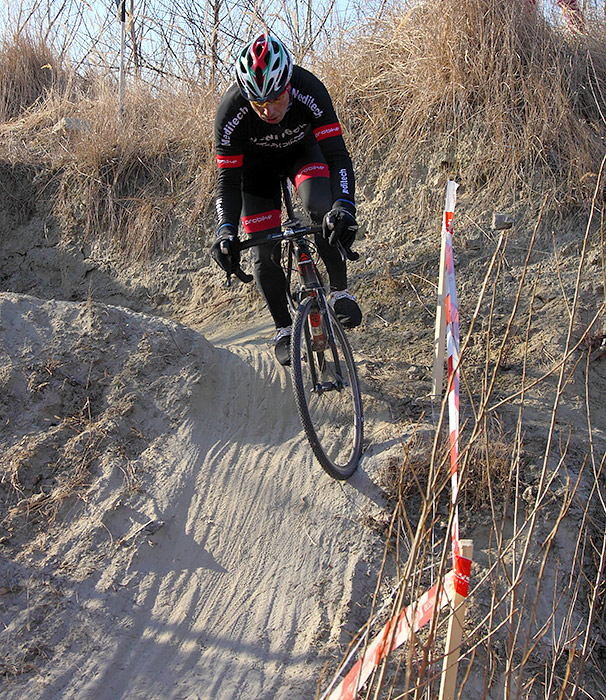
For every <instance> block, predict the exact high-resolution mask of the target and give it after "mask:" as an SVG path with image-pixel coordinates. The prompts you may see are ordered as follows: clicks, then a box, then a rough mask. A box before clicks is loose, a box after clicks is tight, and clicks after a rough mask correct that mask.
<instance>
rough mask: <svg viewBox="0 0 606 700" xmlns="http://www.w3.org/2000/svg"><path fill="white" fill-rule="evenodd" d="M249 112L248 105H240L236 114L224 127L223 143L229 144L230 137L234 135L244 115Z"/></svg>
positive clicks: (223, 144) (224, 144)
mask: <svg viewBox="0 0 606 700" xmlns="http://www.w3.org/2000/svg"><path fill="white" fill-rule="evenodd" d="M247 112H248V107H240V109H239V110H238V111H237V113H236V116H235V117H234V118H233V119H230V120H229V121H228V122H227V124H226V125H225V126H224V127H223V132H222V135H221V145H222V146H229V137H230V136H231V135H232V132H233V130H234V129H235V128H236V127H237V126H238V124H239V123H240V121H241V120H242V117H243V116H244V115H245V114H246V113H247Z"/></svg>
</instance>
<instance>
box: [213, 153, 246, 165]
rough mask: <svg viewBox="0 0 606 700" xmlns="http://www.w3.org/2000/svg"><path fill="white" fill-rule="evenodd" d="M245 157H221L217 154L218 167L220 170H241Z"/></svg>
mask: <svg viewBox="0 0 606 700" xmlns="http://www.w3.org/2000/svg"><path fill="white" fill-rule="evenodd" d="M243 160H244V156H243V154H242V153H239V154H238V155H237V156H220V155H218V154H217V165H218V166H219V167H220V168H241V167H242V161H243Z"/></svg>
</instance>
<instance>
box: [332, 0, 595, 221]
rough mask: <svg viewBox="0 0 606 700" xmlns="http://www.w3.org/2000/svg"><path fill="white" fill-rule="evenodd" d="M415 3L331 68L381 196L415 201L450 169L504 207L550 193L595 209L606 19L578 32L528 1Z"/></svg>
mask: <svg viewBox="0 0 606 700" xmlns="http://www.w3.org/2000/svg"><path fill="white" fill-rule="evenodd" d="M409 8H410V9H409V10H408V11H398V12H397V13H395V14H394V15H393V16H392V17H390V18H389V20H388V21H384V22H381V23H377V24H376V25H375V26H374V27H372V28H371V29H370V30H369V29H368V28H365V29H364V30H363V34H361V35H360V36H358V37H355V38H354V39H353V40H352V41H350V42H348V43H347V44H346V45H345V47H344V48H343V54H342V56H339V57H338V58H337V60H334V59H335V57H334V56H331V57H330V60H331V64H330V65H328V64H326V65H323V69H324V71H325V72H326V73H327V74H328V75H329V76H330V78H331V79H330V83H331V87H332V91H333V92H334V93H335V94H336V95H337V96H338V101H339V104H340V111H341V113H342V115H343V116H344V118H345V121H346V123H347V125H348V128H349V131H350V133H351V135H352V138H351V142H352V143H354V144H355V148H356V155H357V158H356V162H357V164H358V166H359V168H360V169H361V170H362V171H363V172H364V173H365V175H366V176H367V177H369V178H370V179H371V181H372V182H373V184H374V187H375V195H376V194H377V193H378V192H377V190H378V191H384V192H385V195H386V197H385V198H386V199H387V200H388V198H389V195H390V193H393V192H394V191H396V190H397V189H398V188H399V187H400V186H404V187H405V188H406V187H408V188H409V191H410V190H411V188H412V187H416V188H417V189H416V192H415V197H414V199H413V202H412V203H413V205H414V202H415V201H421V200H422V199H423V197H422V194H421V192H420V187H419V186H420V185H421V186H423V185H427V184H431V182H432V178H434V177H435V176H436V175H439V174H440V172H442V171H446V172H447V173H448V174H450V175H451V176H454V175H456V178H457V181H458V182H462V183H463V184H465V185H466V186H467V188H468V190H470V191H474V192H482V194H483V196H484V198H489V199H492V200H493V202H494V205H495V206H496V205H497V204H498V203H499V202H503V201H505V202H507V203H509V204H511V203H513V202H516V201H519V200H520V199H524V200H526V201H536V199H537V197H538V196H540V193H542V192H545V191H548V190H553V191H555V192H556V193H557V195H556V198H555V200H554V205H556V206H557V207H559V208H560V210H562V208H565V207H570V206H572V207H574V206H587V205H588V204H589V202H590V201H591V196H592V194H593V186H594V184H595V178H596V173H597V171H598V168H599V159H600V157H601V156H600V154H601V153H602V150H603V149H602V145H601V144H602V143H603V139H604V136H605V134H606V127H605V124H604V121H603V119H602V114H604V112H605V109H604V106H605V105H606V95H605V94H604V93H603V85H604V81H605V80H606V46H605V44H604V30H603V26H602V25H599V24H594V25H593V26H592V27H591V29H590V31H591V35H590V36H585V37H583V38H576V39H572V38H571V37H569V36H567V35H566V34H565V33H563V32H561V31H559V30H557V29H555V28H554V27H553V26H551V25H550V24H548V23H547V22H546V21H545V19H544V18H543V17H542V16H540V15H537V14H536V13H535V12H533V11H532V10H531V9H530V8H531V4H530V3H528V2H526V1H520V2H517V1H516V2H512V3H494V2H488V1H487V0H470V1H469V2H465V3H457V2H450V1H449V2H446V3H438V2H424V3H421V4H416V5H415V4H411V5H410V6H409ZM342 65H346V66H347V70H346V75H347V80H346V81H344V80H343V79H342V74H341V73H339V74H335V73H334V67H335V66H339V69H340V67H341V66H342ZM602 192H603V190H602ZM415 214H416V215H422V214H423V211H422V210H421V211H417V212H415Z"/></svg>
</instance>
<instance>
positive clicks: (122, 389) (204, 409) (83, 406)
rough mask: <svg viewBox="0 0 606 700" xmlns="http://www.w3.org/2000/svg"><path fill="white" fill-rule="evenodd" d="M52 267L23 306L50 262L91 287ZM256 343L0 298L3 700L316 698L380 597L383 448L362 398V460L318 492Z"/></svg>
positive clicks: (382, 428)
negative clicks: (7, 524)
mask: <svg viewBox="0 0 606 700" xmlns="http://www.w3.org/2000/svg"><path fill="white" fill-rule="evenodd" d="M46 252H47V255H46V256H44V255H43V253H44V251H43V250H40V249H38V251H37V255H38V258H39V259H41V260H44V261H45V263H44V265H43V266H40V265H39V266H38V268H37V270H36V271H35V274H36V275H37V276H38V277H39V280H40V284H39V286H38V289H40V288H41V287H42V288H44V289H45V291H47V292H51V293H52V286H53V279H52V272H53V266H54V265H58V266H59V268H60V269H61V270H62V272H63V274H62V276H56V277H55V279H61V280H62V285H63V287H62V289H63V291H64V290H65V288H66V285H67V286H69V285H70V284H71V285H77V284H83V283H84V277H85V276H86V270H87V269H88V268H90V267H91V265H90V264H83V263H81V259H82V256H81V255H76V257H75V261H74V257H73V256H72V255H71V252H73V251H71V252H70V251H67V252H66V251H62V255H63V254H64V256H65V257H64V258H63V259H62V260H60V261H55V262H54V263H53V262H52V260H51V257H52V256H59V252H58V250H57V248H56V247H55V246H54V244H53V246H52V254H51V251H50V247H49V250H48V251H46ZM66 261H68V262H67V263H66ZM89 263H90V261H89ZM81 265H82V266H81ZM45 266H46V267H45ZM42 269H46V270H47V272H48V275H47V274H42V273H41V270H42ZM54 271H55V272H57V270H56V269H55V270H54ZM74 271H75V273H74ZM45 285H47V287H45ZM58 293H60V292H58ZM103 293H104V292H103V287H102V285H101V284H100V283H99V284H98V286H97V287H96V289H95V293H94V294H93V296H95V297H97V298H98V297H99V296H101V295H102V294H103ZM122 293H123V292H122ZM112 295H115V290H113V291H112V293H111V294H110V293H108V296H110V298H111V297H112ZM270 336H271V329H270V327H269V325H267V317H266V315H263V318H262V319H261V321H260V322H259V324H257V325H255V324H252V325H251V324H250V323H242V324H240V325H235V324H234V323H233V322H232V323H222V324H221V323H217V322H215V323H214V324H207V327H205V328H198V329H194V328H191V327H188V326H185V325H182V324H179V323H175V322H173V321H168V320H163V319H161V318H158V317H155V316H153V315H150V314H144V313H138V312H135V311H132V310H129V309H127V308H125V307H122V306H115V305H108V304H105V303H102V302H100V301H96V300H95V301H92V299H89V300H88V301H80V302H71V301H57V300H53V299H47V300H44V299H41V298H39V297H36V296H31V295H27V294H23V293H13V292H6V293H3V294H1V295H0V352H1V355H2V363H1V374H0V378H1V382H2V387H3V393H2V399H1V400H2V404H3V406H2V408H3V425H2V438H3V445H4V449H5V450H6V452H5V458H7V459H8V462H7V466H8V470H7V471H6V472H5V473H4V476H3V482H5V481H6V480H8V479H11V480H12V484H13V485H16V486H17V488H18V489H20V490H21V492H22V496H23V497H22V499H21V500H19V501H18V502H17V503H15V504H14V505H13V506H12V509H11V515H12V516H13V517H12V519H11V523H12V525H11V528H10V530H8V529H6V528H5V529H4V530H3V532H2V533H0V534H2V549H1V550H0V552H1V555H2V563H1V576H2V579H1V581H0V584H1V585H2V589H1V590H0V593H1V594H2V595H1V596H0V602H1V608H0V620H1V622H2V630H1V631H0V636H1V639H2V642H1V644H2V648H3V655H5V656H4V662H3V663H4V669H3V670H4V671H5V673H6V674H7V675H6V676H5V677H4V679H3V680H2V681H1V682H2V697H3V698H6V699H7V700H12V699H15V700H16V699H17V698H24V697H28V698H40V699H42V698H44V699H48V700H50V699H51V698H52V699H58V698H78V699H80V700H84V699H85V698H91V699H92V698H95V699H96V700H100V699H103V698H107V699H108V700H109V699H110V698H111V699H114V698H146V699H148V700H151V699H156V698H157V699H158V700H159V699H160V698H162V699H167V698H175V699H176V698H188V699H195V698H200V699H202V698H205V699H206V698H217V699H218V698H225V699H226V700H227V699H230V700H232V699H234V698H247V699H250V698H256V699H258V700H261V699H263V698H266V699H267V700H270V699H272V700H274V699H277V698H309V697H313V696H314V695H315V691H316V686H317V679H318V677H319V675H320V673H321V671H322V668H323V666H324V664H325V663H326V662H327V661H329V660H331V656H330V655H331V654H332V656H333V657H335V655H336V654H338V653H340V650H342V648H343V644H347V643H348V641H349V639H350V636H351V632H353V631H355V629H354V628H355V626H356V624H361V623H362V621H363V616H362V615H361V614H359V613H356V611H355V610H354V609H353V608H354V606H355V605H356V604H357V603H359V602H360V601H363V600H366V599H367V598H368V596H369V595H370V594H372V592H373V590H374V586H375V585H376V575H375V574H376V565H377V561H378V557H379V556H380V554H381V550H382V543H381V541H380V538H379V536H378V535H377V534H375V533H374V532H373V531H372V530H371V529H369V527H368V526H367V525H365V521H366V519H367V518H368V516H369V515H370V514H372V513H375V512H377V511H379V510H381V508H382V506H383V505H384V504H383V500H382V494H381V492H380V489H378V488H377V487H376V486H375V485H374V483H373V480H372V473H373V471H374V470H376V469H377V468H378V465H379V464H380V463H381V460H382V459H384V458H385V455H386V454H388V453H389V451H390V450H391V449H393V445H394V442H396V443H397V440H394V436H393V430H391V428H390V426H389V424H388V422H387V421H386V420H385V416H386V413H385V411H384V408H382V407H381V405H380V402H374V403H373V402H371V401H367V402H366V412H367V427H366V433H367V449H366V453H365V457H364V459H363V460H362V464H361V466H360V468H359V470H358V472H357V473H356V474H355V476H354V477H353V478H351V479H350V480H349V481H348V482H346V483H340V482H336V481H334V480H332V479H331V478H330V477H329V476H328V475H326V474H325V473H324V472H323V471H322V469H321V468H320V467H319V465H318V464H317V463H316V462H314V459H313V456H312V454H311V451H310V449H309V447H308V444H307V442H306V440H305V437H304V435H303V433H302V430H301V426H300V422H299V419H298V416H297V413H296V408H295V406H294V400H293V397H292V389H291V379H290V375H289V373H288V372H287V371H285V370H284V369H283V368H281V367H279V366H278V365H277V363H276V362H275V360H274V358H273V352H272V349H271V347H270V345H269V343H268V338H269V337H270ZM74 474H75V475H76V477H75V478H74ZM78 475H79V476H78ZM6 488H8V484H6ZM334 660H335V659H334V658H332V661H334ZM13 674H15V675H13Z"/></svg>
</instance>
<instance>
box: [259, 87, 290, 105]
mask: <svg viewBox="0 0 606 700" xmlns="http://www.w3.org/2000/svg"><path fill="white" fill-rule="evenodd" d="M289 88H290V85H287V86H286V88H285V89H284V90H283V91H282V92H281V93H280V94H279V95H278V96H277V97H274V99H273V100H265V102H258V101H257V100H251V103H252V104H253V105H254V106H255V107H257V108H258V109H263V108H264V107H267V105H273V104H275V103H276V102H278V101H279V100H281V99H282V98H283V97H284V95H285V94H286V93H287V92H288V91H289Z"/></svg>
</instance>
